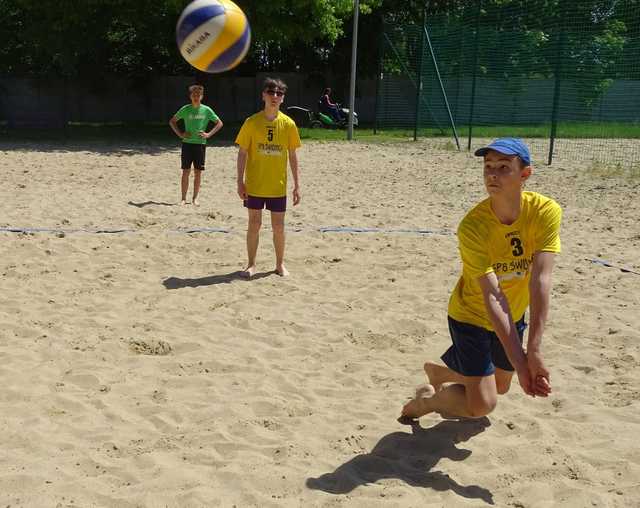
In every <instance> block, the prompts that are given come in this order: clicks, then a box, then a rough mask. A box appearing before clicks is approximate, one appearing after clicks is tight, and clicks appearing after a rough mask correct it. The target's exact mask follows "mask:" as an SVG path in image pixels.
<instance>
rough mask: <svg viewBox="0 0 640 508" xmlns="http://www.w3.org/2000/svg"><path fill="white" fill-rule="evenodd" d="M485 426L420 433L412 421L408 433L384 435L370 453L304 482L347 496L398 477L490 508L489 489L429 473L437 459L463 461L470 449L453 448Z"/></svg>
mask: <svg viewBox="0 0 640 508" xmlns="http://www.w3.org/2000/svg"><path fill="white" fill-rule="evenodd" d="M490 425H491V423H490V422H489V419H488V418H480V419H477V420H445V421H443V422H440V423H438V424H437V425H435V426H433V427H431V428H428V429H425V428H423V427H421V426H420V425H419V424H418V422H417V421H415V420H414V421H413V422H412V423H411V430H412V432H411V434H409V433H407V432H393V433H391V434H387V435H386V436H384V437H383V438H382V439H380V441H378V443H377V444H376V445H375V446H374V447H373V450H371V452H370V453H366V454H364V455H358V456H357V457H354V458H352V459H351V460H349V461H348V462H345V463H344V464H342V465H341V466H338V468H337V469H336V470H335V471H333V472H331V473H325V474H323V475H322V476H320V477H318V478H308V479H307V482H306V484H307V487H308V488H310V489H314V490H323V491H324V492H328V493H330V494H347V493H349V492H351V491H352V490H354V489H355V488H357V487H359V486H360V485H366V484H368V483H375V482H376V481H378V480H381V479H383V478H398V479H400V480H402V481H404V482H406V483H408V484H409V485H411V486H414V487H423V488H429V489H433V490H437V491H446V490H452V491H454V492H455V493H456V494H458V495H459V496H462V497H464V498H467V499H481V500H482V501H484V502H485V503H488V504H494V503H493V494H492V493H491V491H489V490H487V489H485V488H483V487H480V486H478V485H467V486H464V485H460V484H458V483H457V482H456V481H455V480H454V479H453V478H451V477H450V476H449V475H447V474H446V473H443V472H441V471H431V469H432V468H433V467H435V466H436V464H437V463H438V462H439V461H440V459H443V458H446V459H449V460H455V461H459V460H465V459H466V458H467V457H469V455H471V451H470V450H465V449H461V448H457V447H456V444H458V443H461V442H464V441H467V440H468V439H470V438H471V437H473V436H475V435H477V434H480V433H481V432H483V431H484V430H485V429H486V428H487V427H489V426H490Z"/></svg>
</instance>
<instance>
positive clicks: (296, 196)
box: [293, 187, 300, 206]
mask: <svg viewBox="0 0 640 508" xmlns="http://www.w3.org/2000/svg"><path fill="white" fill-rule="evenodd" d="M298 203H300V189H298V187H294V188H293V206H296V205H297V204H298Z"/></svg>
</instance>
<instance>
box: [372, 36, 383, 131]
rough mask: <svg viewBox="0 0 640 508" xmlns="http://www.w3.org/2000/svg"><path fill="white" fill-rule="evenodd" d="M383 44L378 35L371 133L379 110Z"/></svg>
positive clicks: (376, 121)
mask: <svg viewBox="0 0 640 508" xmlns="http://www.w3.org/2000/svg"><path fill="white" fill-rule="evenodd" d="M382 29H383V30H384V23H383V25H382ZM383 51H384V49H383V46H382V36H380V37H378V73H377V74H376V102H375V107H374V111H373V133H374V134H377V133H378V114H379V113H380V111H379V110H378V101H379V100H380V98H379V97H378V95H379V94H380V81H382V69H383V66H382V58H383Z"/></svg>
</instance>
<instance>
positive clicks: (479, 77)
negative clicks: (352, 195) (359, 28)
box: [376, 0, 640, 166]
mask: <svg viewBox="0 0 640 508" xmlns="http://www.w3.org/2000/svg"><path fill="white" fill-rule="evenodd" d="M380 47H381V59H380V69H379V75H378V87H377V98H376V129H377V130H385V129H405V130H409V131H412V132H414V133H415V134H416V135H418V136H421V135H446V136H453V135H454V131H453V126H454V125H455V127H456V129H457V132H458V134H459V135H460V136H461V137H462V139H461V145H462V146H463V147H467V148H473V147H474V146H478V145H480V144H482V143H484V142H486V139H487V138H493V137H497V136H519V137H523V138H525V139H527V141H529V143H530V144H531V146H532V149H533V151H534V154H535V156H536V160H537V162H538V163H539V162H547V161H549V162H550V161H551V158H552V157H553V159H560V160H562V159H565V158H566V159H578V160H583V161H585V162H587V161H599V162H605V163H614V164H621V165H625V166H628V165H631V166H633V165H637V164H638V162H639V161H640V2H639V1H638V0H581V1H579V2H575V1H569V0H473V1H470V2H466V3H465V4H464V5H463V6H459V7H457V8H455V9H452V10H450V11H449V12H446V13H440V14H438V15H425V16H424V20H419V21H417V22H415V23H412V24H399V23H394V22H393V20H387V22H386V23H385V27H384V31H383V34H382V36H381V41H380ZM437 70H439V76H438V72H436V71H437ZM445 99H446V100H445ZM447 105H448V107H447Z"/></svg>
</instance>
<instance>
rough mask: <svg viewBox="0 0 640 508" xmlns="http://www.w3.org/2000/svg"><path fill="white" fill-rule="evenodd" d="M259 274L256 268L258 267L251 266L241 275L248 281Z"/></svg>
mask: <svg viewBox="0 0 640 508" xmlns="http://www.w3.org/2000/svg"><path fill="white" fill-rule="evenodd" d="M257 272H258V269H257V268H256V265H250V266H247V267H246V268H245V269H244V270H242V272H241V273H240V275H241V276H242V277H244V278H246V279H250V278H251V277H253V276H254V275H255V274H256V273H257Z"/></svg>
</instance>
